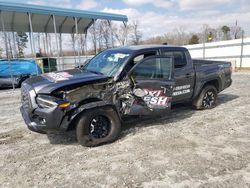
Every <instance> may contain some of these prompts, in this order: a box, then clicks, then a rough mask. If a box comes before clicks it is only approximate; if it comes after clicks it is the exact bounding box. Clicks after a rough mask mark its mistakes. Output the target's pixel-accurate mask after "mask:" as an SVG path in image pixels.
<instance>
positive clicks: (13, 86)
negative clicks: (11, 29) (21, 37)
mask: <svg viewBox="0 0 250 188" xmlns="http://www.w3.org/2000/svg"><path fill="white" fill-rule="evenodd" d="M0 17H1V23H2V30H3V33H4V43H5V50H6V56H7V59H8V62H9V67H10V77H11V82H12V88H13V90H14V89H15V84H14V78H13V74H12V69H11V64H10V56H9V48H8V41H7V34H6V31H5V24H4V19H3V15H2V11H0Z"/></svg>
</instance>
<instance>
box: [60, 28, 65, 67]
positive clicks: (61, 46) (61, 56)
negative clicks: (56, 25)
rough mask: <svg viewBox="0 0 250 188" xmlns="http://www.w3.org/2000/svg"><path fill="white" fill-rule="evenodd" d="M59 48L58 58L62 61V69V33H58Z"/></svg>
mask: <svg viewBox="0 0 250 188" xmlns="http://www.w3.org/2000/svg"><path fill="white" fill-rule="evenodd" d="M59 44H60V45H59V49H60V58H61V60H62V61H61V63H62V69H63V70H64V57H63V50H62V33H61V32H60V33H59Z"/></svg>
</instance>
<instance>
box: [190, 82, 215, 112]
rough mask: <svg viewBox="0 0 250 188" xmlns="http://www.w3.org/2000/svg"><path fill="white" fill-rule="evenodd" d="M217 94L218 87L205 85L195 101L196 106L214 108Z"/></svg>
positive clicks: (199, 108) (198, 107)
mask: <svg viewBox="0 0 250 188" xmlns="http://www.w3.org/2000/svg"><path fill="white" fill-rule="evenodd" d="M217 94H218V93H217V89H216V88H215V87H214V86H212V85H208V86H205V87H204V88H203V90H202V91H201V93H200V95H199V96H198V97H197V99H195V100H194V101H193V106H194V108H195V109H198V110H204V109H211V108H214V107H215V106H216V103H217Z"/></svg>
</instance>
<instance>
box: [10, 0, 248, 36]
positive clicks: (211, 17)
mask: <svg viewBox="0 0 250 188" xmlns="http://www.w3.org/2000/svg"><path fill="white" fill-rule="evenodd" d="M9 1H10V0H9ZM11 1H12V2H22V3H30V4H39V5H47V6H61V7H63V8H73V9H82V10H93V11H104V12H111V13H121V14H125V15H127V16H128V18H129V20H130V21H132V20H138V21H139V23H140V28H141V30H142V33H143V35H144V37H149V36H156V35H159V34H163V33H166V32H168V31H172V30H173V29H175V28H178V27H183V28H184V29H186V30H188V31H200V29H201V27H202V25H203V24H208V25H210V26H211V27H218V26H221V25H229V26H233V25H234V24H235V22H236V20H237V21H238V25H239V26H241V27H242V28H243V29H244V30H245V31H246V34H247V35H248V36H249V35H250V0H34V1H32V0H29V1H28V2H27V0H11Z"/></svg>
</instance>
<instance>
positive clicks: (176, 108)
mask: <svg viewBox="0 0 250 188" xmlns="http://www.w3.org/2000/svg"><path fill="white" fill-rule="evenodd" d="M238 97H239V96H237V95H233V94H220V95H219V96H218V106H219V105H222V104H225V103H228V102H231V101H233V100H235V99H237V98H238ZM196 112H197V111H196V110H194V109H193V108H192V106H191V104H176V105H173V106H172V110H171V112H169V113H168V114H166V115H164V116H157V117H155V116H146V117H145V116H144V117H143V116H141V117H140V116H131V117H126V118H124V119H123V122H122V131H121V135H120V136H119V138H118V139H122V138H124V137H126V136H127V135H131V134H132V135H134V134H136V133H137V131H138V129H140V128H142V127H150V126H157V124H168V123H175V122H178V121H180V120H183V119H186V118H189V117H191V116H192V115H193V114H194V113H196ZM47 136H48V139H49V141H50V143H51V144H55V145H56V144H63V145H77V144H78V143H77V139H76V132H75V130H72V131H69V132H66V133H65V132H63V133H56V134H55V133H49V134H47Z"/></svg>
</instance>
